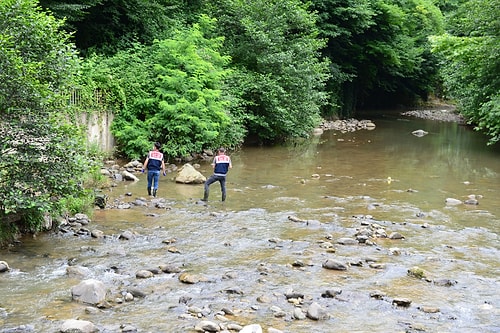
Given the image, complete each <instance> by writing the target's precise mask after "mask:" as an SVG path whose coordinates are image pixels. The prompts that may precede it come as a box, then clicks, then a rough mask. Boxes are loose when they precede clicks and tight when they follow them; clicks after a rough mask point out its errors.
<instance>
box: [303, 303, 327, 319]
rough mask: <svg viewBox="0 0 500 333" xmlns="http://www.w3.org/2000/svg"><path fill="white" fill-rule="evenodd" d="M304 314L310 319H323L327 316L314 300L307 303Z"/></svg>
mask: <svg viewBox="0 0 500 333" xmlns="http://www.w3.org/2000/svg"><path fill="white" fill-rule="evenodd" d="M306 316H307V318H309V319H312V320H324V319H328V318H329V315H328V313H327V312H326V311H325V310H324V309H323V308H322V307H321V305H319V304H318V303H316V302H313V303H312V304H311V305H309V307H308V308H307V312H306Z"/></svg>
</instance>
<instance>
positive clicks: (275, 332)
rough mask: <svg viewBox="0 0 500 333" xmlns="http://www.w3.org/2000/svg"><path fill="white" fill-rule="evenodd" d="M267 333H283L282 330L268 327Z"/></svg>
mask: <svg viewBox="0 0 500 333" xmlns="http://www.w3.org/2000/svg"><path fill="white" fill-rule="evenodd" d="M267 333H283V331H282V330H279V329H277V328H272V327H269V328H268V329H267Z"/></svg>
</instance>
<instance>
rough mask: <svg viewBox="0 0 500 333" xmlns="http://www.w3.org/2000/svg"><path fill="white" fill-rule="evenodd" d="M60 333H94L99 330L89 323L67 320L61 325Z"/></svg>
mask: <svg viewBox="0 0 500 333" xmlns="http://www.w3.org/2000/svg"><path fill="white" fill-rule="evenodd" d="M60 332H62V333H94V332H99V329H98V328H97V327H96V326H95V325H94V324H93V323H92V322H90V321H87V320H77V319H69V320H66V321H64V322H63V324H62V325H61V330H60Z"/></svg>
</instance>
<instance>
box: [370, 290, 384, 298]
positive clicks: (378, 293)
mask: <svg viewBox="0 0 500 333" xmlns="http://www.w3.org/2000/svg"><path fill="white" fill-rule="evenodd" d="M386 296H387V294H386V293H384V292H383V291H380V290H374V291H372V292H371V293H370V297H371V298H375V299H384V297H386Z"/></svg>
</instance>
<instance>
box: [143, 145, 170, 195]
mask: <svg viewBox="0 0 500 333" xmlns="http://www.w3.org/2000/svg"><path fill="white" fill-rule="evenodd" d="M160 148H161V144H160V143H159V142H155V143H154V145H153V150H151V151H150V152H149V153H148V157H146V160H145V161H144V168H146V169H148V195H151V190H153V197H156V192H157V191H158V183H159V180H160V170H163V175H164V176H166V175H167V174H166V170H165V161H164V160H163V154H162V153H161V152H160ZM142 172H144V169H142Z"/></svg>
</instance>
